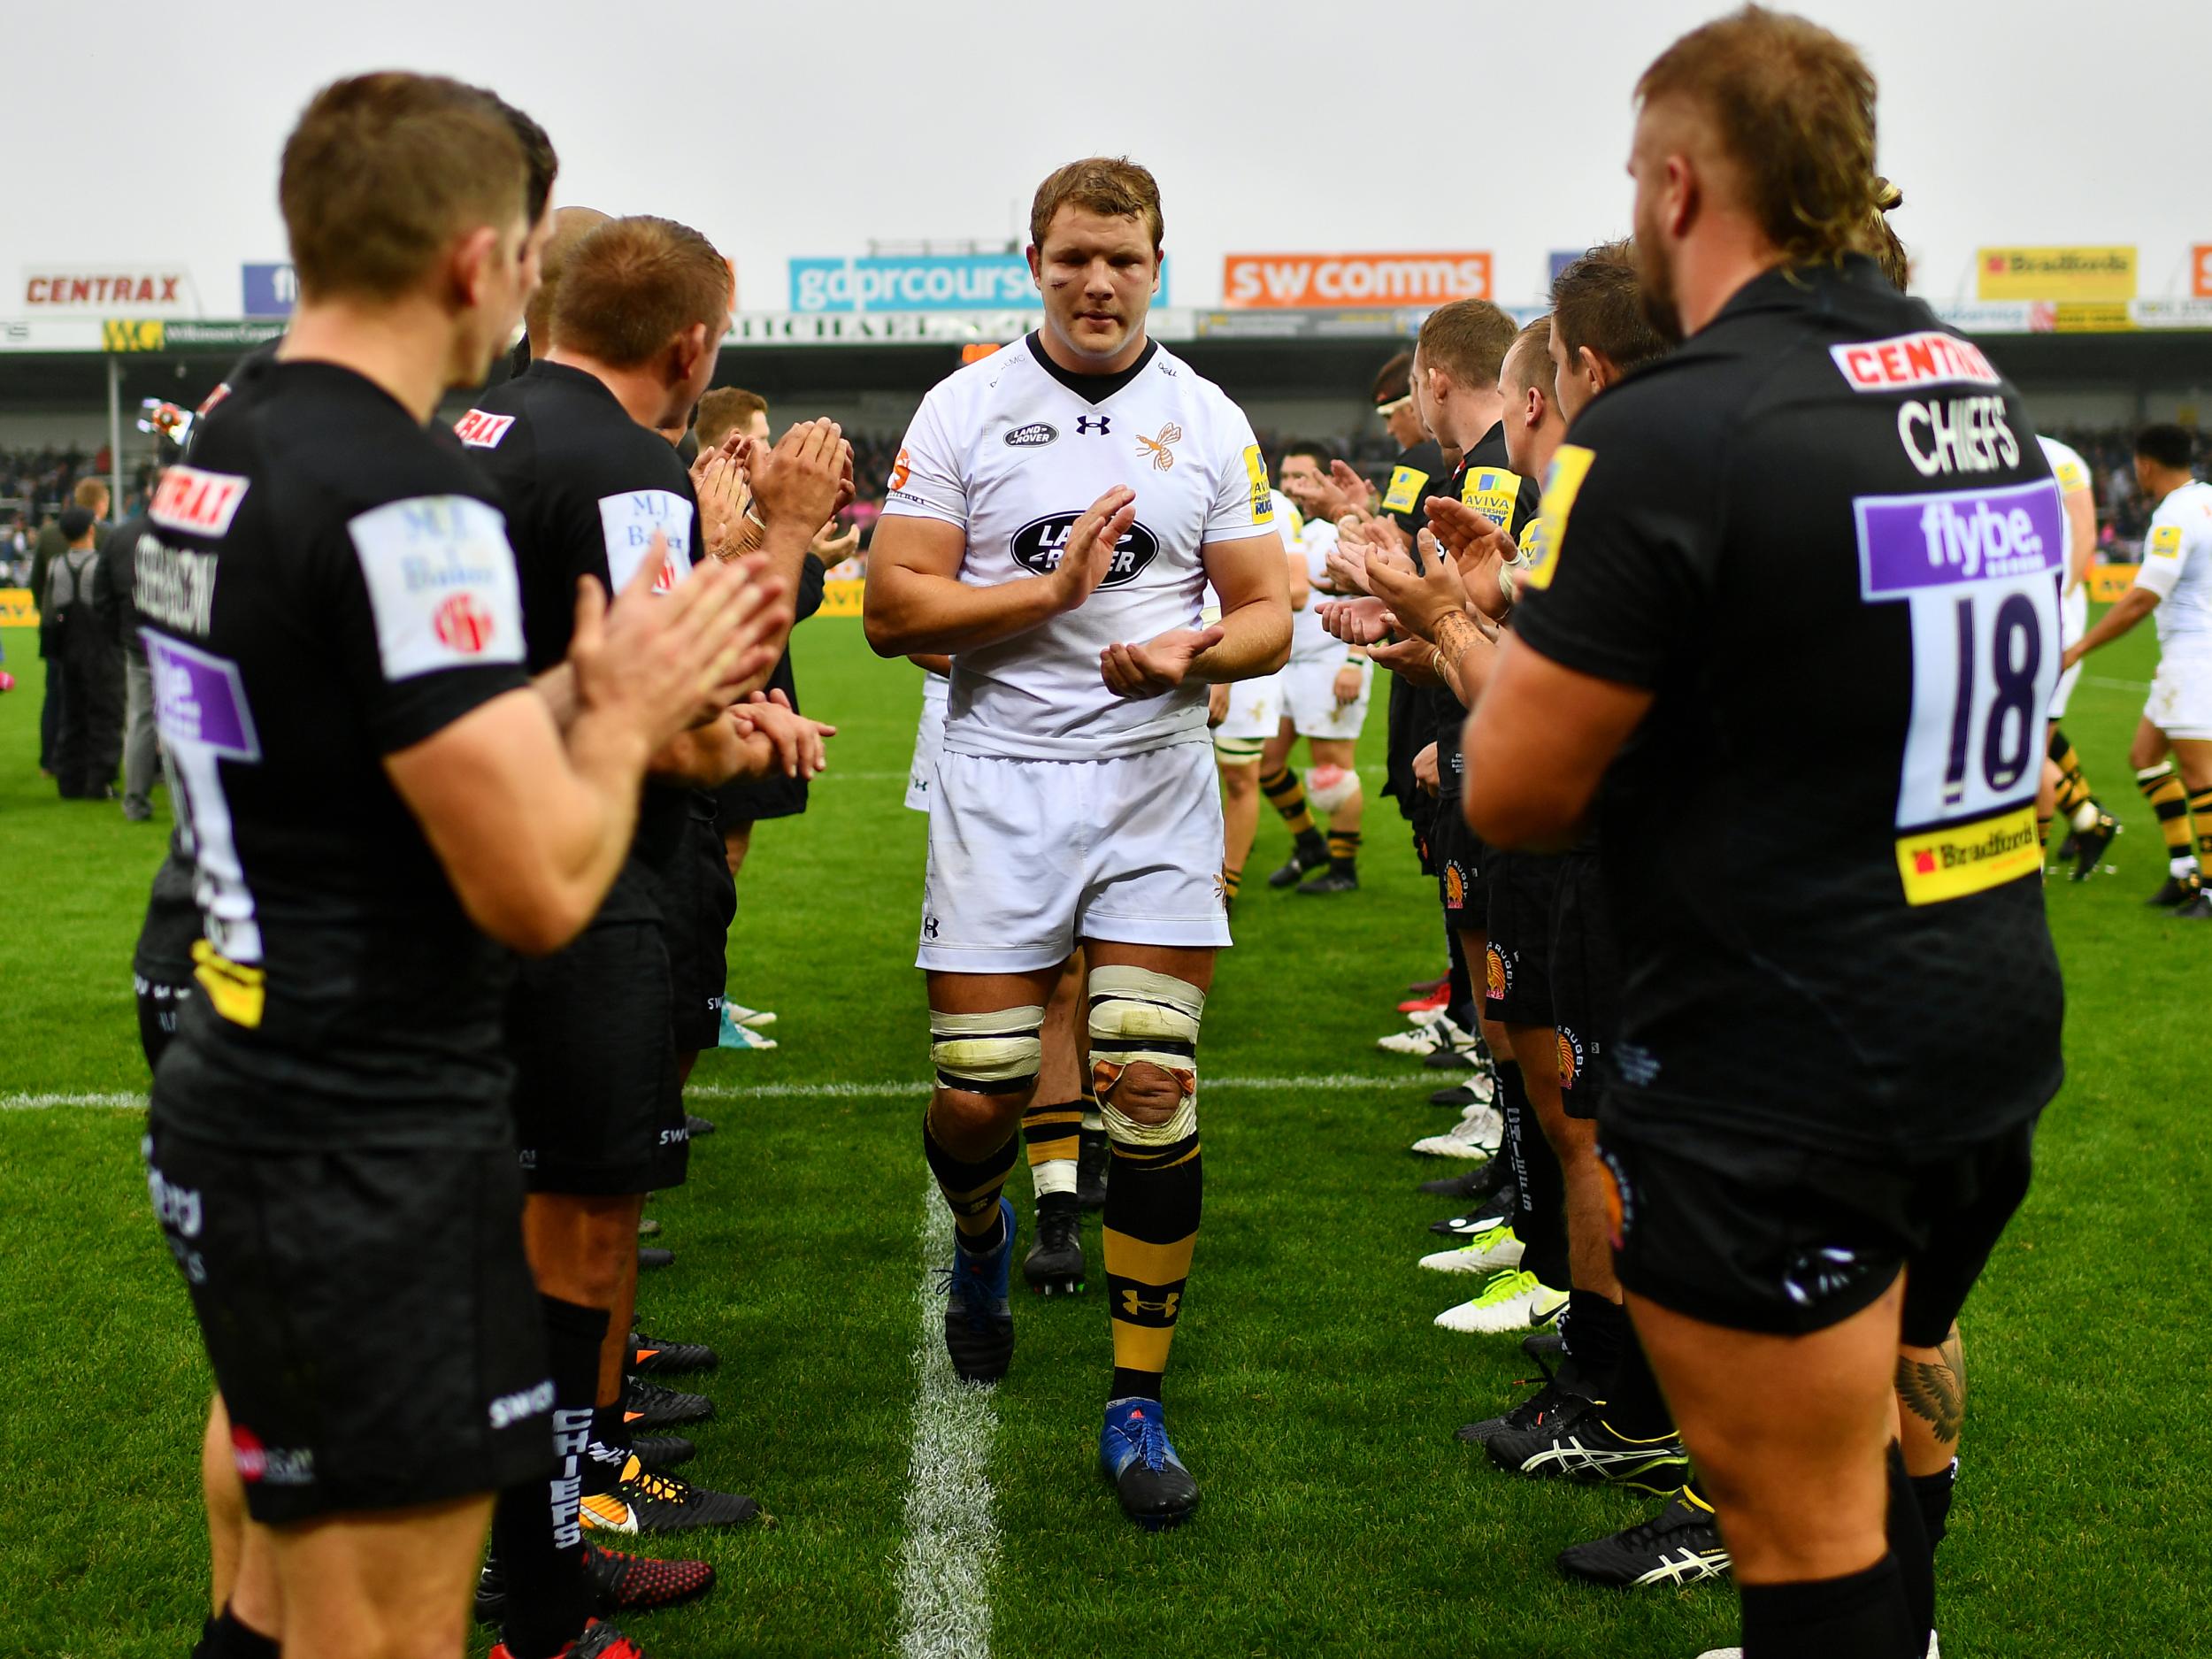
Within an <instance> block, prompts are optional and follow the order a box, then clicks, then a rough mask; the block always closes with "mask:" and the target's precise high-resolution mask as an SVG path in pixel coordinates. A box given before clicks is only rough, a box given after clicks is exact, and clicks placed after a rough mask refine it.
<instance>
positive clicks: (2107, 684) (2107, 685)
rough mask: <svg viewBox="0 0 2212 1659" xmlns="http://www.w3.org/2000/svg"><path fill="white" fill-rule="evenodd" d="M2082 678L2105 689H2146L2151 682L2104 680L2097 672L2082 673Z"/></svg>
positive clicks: (2149, 686)
mask: <svg viewBox="0 0 2212 1659" xmlns="http://www.w3.org/2000/svg"><path fill="white" fill-rule="evenodd" d="M2082 678H2083V679H2084V680H2086V681H2088V683H2089V684H2091V685H2093V686H2097V687H2101V688H2102V689H2104V690H2106V691H2148V690H2149V689H2150V688H2151V682H2150V681H2149V680H2106V679H2104V678H2102V677H2101V676H2100V675H2097V674H2084V675H2083V676H2082Z"/></svg>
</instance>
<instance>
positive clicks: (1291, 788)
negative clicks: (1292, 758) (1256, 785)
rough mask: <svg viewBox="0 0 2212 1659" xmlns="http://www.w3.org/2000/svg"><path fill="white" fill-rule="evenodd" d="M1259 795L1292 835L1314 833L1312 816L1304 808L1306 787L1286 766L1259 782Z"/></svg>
mask: <svg viewBox="0 0 2212 1659" xmlns="http://www.w3.org/2000/svg"><path fill="white" fill-rule="evenodd" d="M1260 793H1261V794H1262V795H1265V796H1266V797H1267V803H1268V805H1270V806H1271V807H1273V808H1274V809H1275V810H1276V811H1277V812H1278V813H1279V814H1280V815H1281V817H1282V820H1283V823H1284V825H1285V826H1286V827H1287V828H1288V829H1289V831H1290V833H1292V834H1293V835H1298V836H1306V835H1310V834H1312V833H1314V828H1313V814H1312V813H1311V812H1310V810H1307V807H1306V787H1305V785H1303V784H1302V783H1300V782H1299V781H1298V774H1297V773H1296V772H1293V771H1291V769H1290V768H1289V767H1288V766H1282V767H1279V768H1278V769H1277V770H1275V771H1274V772H1270V773H1268V774H1267V775H1266V776H1264V777H1263V778H1262V779H1261V780H1260Z"/></svg>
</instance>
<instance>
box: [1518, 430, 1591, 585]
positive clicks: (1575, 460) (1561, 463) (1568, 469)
mask: <svg viewBox="0 0 2212 1659" xmlns="http://www.w3.org/2000/svg"><path fill="white" fill-rule="evenodd" d="M1596 459H1597V456H1596V454H1595V452H1594V451H1592V450H1589V449H1584V448H1583V447H1582V446H1581V445H1580V444H1578V443H1563V444H1561V445H1560V446H1559V448H1558V449H1557V451H1556V452H1555V453H1554V455H1553V456H1552V458H1551V471H1550V472H1547V473H1545V474H1544V504H1543V505H1542V506H1541V507H1540V508H1539V509H1538V510H1537V514H1536V526H1535V528H1536V534H1534V535H1533V536H1532V537H1529V538H1527V541H1526V544H1525V546H1524V547H1523V548H1522V551H1523V552H1524V553H1525V554H1526V555H1527V556H1528V568H1527V569H1526V570H1525V571H1523V572H1521V576H1520V581H1519V586H1521V587H1524V588H1548V587H1550V586H1551V579H1552V572H1554V571H1555V570H1557V569H1558V568H1559V543H1560V541H1561V539H1562V538H1563V537H1564V536H1565V535H1566V534H1567V515H1568V514H1570V513H1571V512H1572V511H1574V505H1575V497H1576V496H1577V495H1580V494H1581V493H1582V480H1584V479H1585V478H1586V477H1588V476H1589V473H1590V463H1591V462H1593V461H1594V460H1596Z"/></svg>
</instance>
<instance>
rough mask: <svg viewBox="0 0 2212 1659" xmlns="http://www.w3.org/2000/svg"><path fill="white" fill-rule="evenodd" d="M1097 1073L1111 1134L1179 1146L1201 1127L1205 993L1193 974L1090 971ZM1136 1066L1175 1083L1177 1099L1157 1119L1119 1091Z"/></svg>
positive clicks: (1126, 1139)
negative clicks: (1140, 1114)
mask: <svg viewBox="0 0 2212 1659" xmlns="http://www.w3.org/2000/svg"><path fill="white" fill-rule="evenodd" d="M1090 996H1091V1015H1090V1028H1091V1080H1092V1083H1093V1086H1094V1088H1095V1089H1096V1091H1097V1094H1098V1103H1099V1111H1100V1114H1101V1115H1102V1117H1103V1118H1105V1120H1106V1133H1107V1134H1108V1135H1109V1136H1110V1138H1111V1139H1113V1140H1114V1141H1118V1142H1120V1143H1121V1144H1123V1145H1133V1146H1157V1147H1167V1146H1173V1145H1175V1144H1177V1143H1179V1142H1180V1141H1185V1140H1187V1139H1188V1138H1189V1137H1190V1136H1192V1135H1193V1134H1194V1133H1197V1129H1198V1024H1199V1020H1200V1019H1201V1018H1202V1016H1203V1015H1204V1013H1205V1011H1206V994H1205V993H1204V992H1203V991H1202V990H1200V989H1199V988H1198V987H1196V986H1194V985H1193V984H1192V983H1190V981H1189V980H1187V979H1176V978H1175V977H1174V976H1173V975H1172V974H1166V973H1155V972H1152V971H1151V970H1150V969H1148V968H1132V967H1123V966H1118V965H1115V966H1109V967H1099V968H1093V969H1092V970H1091V985H1090ZM1134 1065H1152V1066H1156V1067H1157V1068H1158V1069H1159V1070H1160V1071H1163V1072H1164V1073H1165V1074H1166V1075H1167V1077H1168V1078H1169V1079H1171V1081H1172V1082H1173V1084H1174V1086H1175V1090H1176V1102H1175V1105H1174V1107H1173V1109H1172V1110H1171V1111H1170V1112H1169V1113H1168V1115H1167V1116H1166V1117H1165V1118H1164V1119H1162V1120H1161V1121H1160V1122H1157V1123H1147V1122H1145V1121H1144V1120H1143V1119H1142V1118H1137V1117H1134V1116H1133V1115H1132V1114H1131V1113H1130V1112H1129V1111H1128V1110H1126V1108H1125V1106H1124V1105H1123V1104H1122V1102H1120V1101H1118V1099H1117V1098H1116V1095H1117V1094H1118V1091H1119V1089H1120V1087H1121V1084H1122V1080H1123V1079H1124V1078H1125V1076H1126V1075H1127V1073H1128V1071H1129V1068H1130V1067H1132V1066H1134Z"/></svg>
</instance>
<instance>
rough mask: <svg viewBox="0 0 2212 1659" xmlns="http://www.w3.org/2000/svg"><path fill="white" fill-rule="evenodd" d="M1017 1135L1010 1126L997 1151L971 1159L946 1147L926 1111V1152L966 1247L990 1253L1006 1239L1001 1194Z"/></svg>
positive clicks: (1009, 1168)
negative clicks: (1003, 1238)
mask: <svg viewBox="0 0 2212 1659" xmlns="http://www.w3.org/2000/svg"><path fill="white" fill-rule="evenodd" d="M1017 1139H1018V1136H1017V1135H1016V1134H1015V1133H1014V1132H1012V1131H1009V1132H1008V1133H1007V1136H1006V1139H1005V1140H1004V1141H1002V1142H1001V1143H1000V1145H999V1147H998V1148H997V1149H996V1150H995V1151H992V1152H987V1153H986V1154H985V1155H984V1156H982V1157H980V1158H978V1159H977V1160H976V1161H975V1162H973V1163H969V1162H968V1161H966V1160H965V1159H963V1158H956V1157H955V1156H953V1155H952V1154H951V1153H949V1152H948V1151H946V1150H945V1148H944V1146H943V1145H942V1143H941V1142H940V1141H938V1139H937V1132H936V1130H935V1129H933V1127H932V1126H931V1125H930V1121H929V1114H928V1113H927V1112H924V1113H923V1114H922V1156H925V1157H926V1158H927V1159H928V1160H929V1172H930V1173H931V1174H932V1175H934V1176H935V1177H936V1178H937V1189H938V1191H940V1192H941V1193H943V1194H944V1195H945V1207H946V1208H947V1209H949V1210H951V1211H952V1221H953V1225H954V1226H956V1227H957V1228H958V1229H959V1231H960V1243H961V1247H962V1248H964V1249H970V1250H974V1251H977V1252H978V1253H979V1254H988V1253H989V1252H990V1251H993V1250H995V1249H996V1248H998V1247H999V1245H1000V1243H1001V1242H1002V1236H1003V1235H1002V1233H1001V1232H1000V1229H999V1211H998V1195H999V1190H1000V1189H1001V1188H1002V1187H1004V1186H1005V1185H1006V1178H1007V1177H1008V1176H1009V1175H1011V1174H1012V1173H1013V1172H1014V1142H1015V1141H1016V1140H1017Z"/></svg>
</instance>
